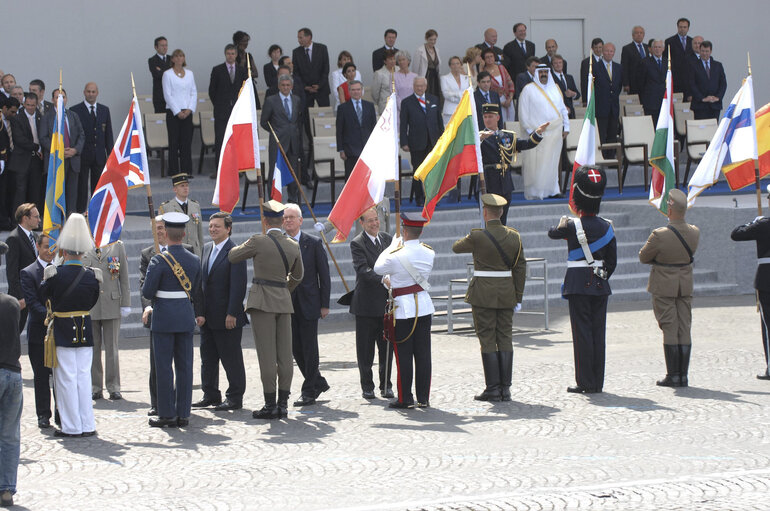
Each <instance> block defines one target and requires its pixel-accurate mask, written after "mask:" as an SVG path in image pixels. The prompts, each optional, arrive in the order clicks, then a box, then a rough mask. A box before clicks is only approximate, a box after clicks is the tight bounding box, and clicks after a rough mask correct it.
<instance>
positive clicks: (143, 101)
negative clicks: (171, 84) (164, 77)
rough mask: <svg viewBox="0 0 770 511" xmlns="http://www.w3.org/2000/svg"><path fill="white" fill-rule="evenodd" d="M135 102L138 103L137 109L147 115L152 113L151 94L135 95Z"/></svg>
mask: <svg viewBox="0 0 770 511" xmlns="http://www.w3.org/2000/svg"><path fill="white" fill-rule="evenodd" d="M136 99H137V101H139V108H141V109H142V110H144V111H146V112H147V113H152V112H154V111H155V110H154V108H155V107H154V106H153V104H152V94H137V95H136Z"/></svg>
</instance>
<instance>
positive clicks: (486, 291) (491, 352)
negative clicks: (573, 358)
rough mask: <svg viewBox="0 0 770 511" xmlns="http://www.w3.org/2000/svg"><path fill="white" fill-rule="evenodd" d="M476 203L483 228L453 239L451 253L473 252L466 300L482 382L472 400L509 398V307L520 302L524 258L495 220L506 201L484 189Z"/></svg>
mask: <svg viewBox="0 0 770 511" xmlns="http://www.w3.org/2000/svg"><path fill="white" fill-rule="evenodd" d="M481 202H482V204H483V205H484V221H485V222H486V228H485V229H473V230H472V231H471V233H470V234H469V235H468V236H466V237H465V238H463V239H461V240H457V241H456V242H455V244H454V245H453V246H452V251H453V252H455V253H456V254H462V253H472V254H473V269H474V270H473V279H472V280H471V282H470V285H469V286H468V292H467V293H466V295H465V301H466V302H467V303H470V304H471V308H472V310H473V324H474V326H475V328H476V335H477V336H478V338H479V342H480V343H481V363H482V365H483V367H484V380H485V381H486V385H487V386H486V389H485V390H484V392H482V393H481V394H480V395H478V396H476V397H475V399H476V400H478V401H500V400H502V401H510V400H511V377H512V373H513V343H512V342H511V329H512V326H513V311H514V307H517V304H521V299H522V296H523V294H524V281H525V279H526V274H527V261H526V259H525V257H524V250H523V248H522V245H521V236H519V233H518V231H516V230H515V229H511V228H509V227H506V226H504V225H503V224H502V223H501V222H500V215H502V213H503V207H505V205H506V201H505V199H504V198H502V197H500V196H499V195H495V194H493V193H487V194H485V195H482V196H481Z"/></svg>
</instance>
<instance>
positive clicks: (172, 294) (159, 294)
mask: <svg viewBox="0 0 770 511" xmlns="http://www.w3.org/2000/svg"><path fill="white" fill-rule="evenodd" d="M155 298H187V293H185V292H184V291H160V290H158V291H155Z"/></svg>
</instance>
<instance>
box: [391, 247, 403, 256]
mask: <svg viewBox="0 0 770 511" xmlns="http://www.w3.org/2000/svg"><path fill="white" fill-rule="evenodd" d="M402 248H404V245H401V246H400V247H398V248H397V249H395V250H392V251H391V252H390V253H391V254H395V253H396V252H398V251H399V250H401V249H402Z"/></svg>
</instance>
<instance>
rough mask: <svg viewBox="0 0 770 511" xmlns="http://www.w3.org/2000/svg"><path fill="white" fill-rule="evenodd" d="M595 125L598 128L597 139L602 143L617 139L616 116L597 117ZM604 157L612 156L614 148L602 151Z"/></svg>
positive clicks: (613, 155)
mask: <svg viewBox="0 0 770 511" xmlns="http://www.w3.org/2000/svg"><path fill="white" fill-rule="evenodd" d="M596 126H597V127H598V128H599V140H600V141H601V143H602V144H604V143H605V142H606V143H612V142H616V141H617V139H618V116H617V114H614V115H613V114H610V116H609V117H597V118H596ZM602 154H603V155H604V157H605V158H614V157H615V150H614V149H612V150H609V151H602Z"/></svg>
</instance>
